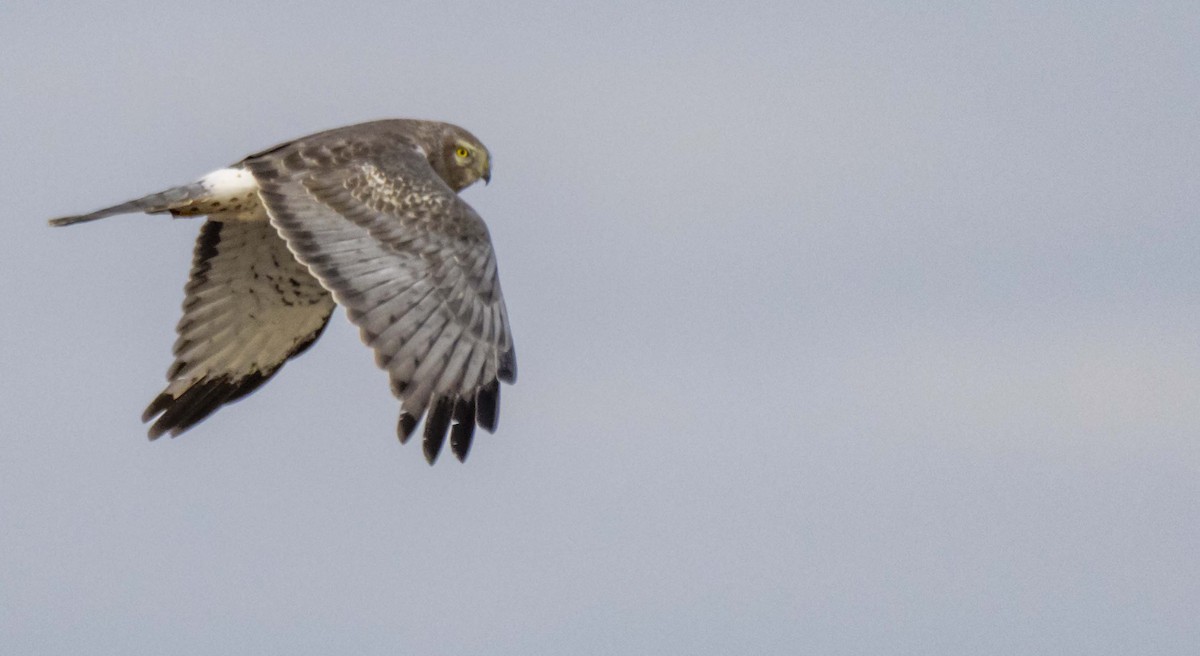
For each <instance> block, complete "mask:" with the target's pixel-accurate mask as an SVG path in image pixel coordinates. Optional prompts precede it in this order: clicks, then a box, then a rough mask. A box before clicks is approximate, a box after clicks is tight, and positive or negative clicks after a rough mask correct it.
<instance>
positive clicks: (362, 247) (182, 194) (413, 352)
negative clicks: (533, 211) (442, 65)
mask: <svg viewBox="0 0 1200 656" xmlns="http://www.w3.org/2000/svg"><path fill="white" fill-rule="evenodd" d="M490 176H491V160H490V157H489V154H488V151H487V148H485V147H484V146H483V144H482V143H480V142H479V140H478V139H476V138H475V137H474V136H473V135H472V134H471V133H469V132H467V131H466V130H464V129H462V128H460V127H458V126H455V125H450V124H447V123H440V122H434V121H418V120H408V119H392V120H383V121H373V122H370V123H361V124H358V125H351V126H347V127H342V128H337V129H334V130H329V131H326V132H320V133H317V134H314V135H310V136H307V137H303V138H300V139H296V140H294V141H289V142H287V143H283V144H280V145H278V146H275V147H274V148H271V149H269V150H265V151H262V152H260V153H257V154H254V155H250V156H249V157H246V158H245V159H243V160H241V161H240V162H237V163H236V164H233V165H231V166H229V167H227V168H223V169H219V170H216V171H213V172H212V173H209V174H208V175H206V176H204V177H202V178H200V179H199V180H197V181H196V182H193V183H191V184H185V185H182V186H179V187H172V188H171V189H167V190H166V191H162V192H159V193H156V194H150V195H149V196H145V197H143V198H138V199H136V200H131V201H128V202H125V203H121V204H119V205H114V206H112V207H106V208H104V209H101V210H96V211H95V212H91V213H89V214H81V215H77V216H66V217H62V218H58V219H52V220H51V221H50V225H52V226H66V225H73V224H76V223H84V222H87V221H94V220H96V219H102V218H105V217H108V216H113V215H116V214H129V213H137V212H144V213H147V214H171V215H172V216H201V215H204V216H207V217H208V219H207V220H206V221H205V223H204V225H203V227H202V228H201V230H200V236H199V238H198V239H197V240H196V248H195V254H194V257H193V261H192V270H191V276H190V278H189V280H188V283H187V285H186V286H185V287H184V291H185V294H186V299H185V301H184V304H183V317H182V318H181V319H180V321H179V325H178V327H177V332H178V334H179V337H178V339H177V340H176V342H175V348H174V355H175V361H174V363H173V364H172V365H171V367H170V369H169V370H168V372H167V380H168V383H167V387H166V389H164V390H163V392H162V393H161V394H159V395H158V396H157V397H156V398H155V399H154V400H153V401H151V402H150V405H149V407H147V408H146V412H145V413H144V414H143V415H142V420H143V421H146V422H149V421H151V420H153V421H154V423H153V424H151V426H150V439H152V440H153V439H156V438H158V437H159V436H161V435H163V434H164V433H169V434H170V435H171V436H176V435H179V434H180V433H182V432H184V431H186V430H187V429H189V428H191V427H192V426H194V425H195V424H196V423H198V422H200V421H201V420H203V419H204V418H206V417H208V416H209V415H211V414H212V413H213V412H215V411H216V410H217V409H219V408H220V407H221V406H222V405H224V404H226V403H231V402H233V401H236V400H238V399H241V398H242V397H244V396H246V395H247V394H249V393H251V392H253V391H254V390H256V389H258V388H259V387H260V386H261V385H262V384H263V383H265V382H266V381H267V380H269V379H270V378H271V376H273V375H274V374H275V373H276V372H277V371H279V368H280V367H282V366H283V365H284V363H285V362H287V361H288V360H289V359H290V358H293V357H296V356H297V355H299V354H301V353H303V352H304V351H305V350H306V349H307V348H308V347H309V346H311V345H312V343H313V341H315V340H316V339H317V337H319V336H320V335H321V332H322V331H323V330H324V329H325V325H326V324H327V323H328V322H329V316H330V313H331V312H332V311H333V307H334V305H335V304H336V303H340V304H342V305H343V306H344V307H345V308H346V313H347V315H348V316H349V318H350V321H351V322H353V323H354V325H355V326H357V327H358V329H359V331H360V334H361V336H362V340H363V342H364V343H366V345H367V346H369V347H371V349H372V350H373V351H374V353H375V362H376V363H377V364H378V365H379V367H380V368H382V369H384V370H385V371H387V373H388V376H389V378H390V379H391V387H392V393H393V394H395V395H396V397H397V398H399V399H400V402H401V412H400V421H399V425H398V427H397V433H398V434H399V437H400V441H401V442H402V443H403V442H406V441H407V440H408V438H409V437H411V436H412V435H413V434H414V433H415V432H416V429H417V425H418V424H419V423H420V422H421V420H422V418H423V419H424V429H423V437H424V443H423V447H424V452H425V458H426V460H428V461H429V463H430V464H433V462H434V461H435V460H436V459H437V457H438V453H439V452H440V451H441V449H442V446H443V444H444V443H445V441H446V436H447V433H448V434H449V437H450V449H451V451H453V453H454V455H455V456H456V457H457V458H458V459H459V460H460V461H461V460H464V459H465V458H466V457H467V452H468V451H469V450H470V448H471V441H472V438H473V436H474V434H475V426H476V425H478V426H480V427H482V428H484V429H485V430H487V431H488V432H494V431H495V429H496V422H497V419H498V416H499V403H500V381H503V382H506V383H512V382H514V381H515V380H516V375H517V365H516V354H515V352H514V350H513V340H512V335H511V333H510V330H509V325H508V314H507V311H506V310H505V308H504V297H503V295H502V294H501V292H500V280H499V278H498V276H497V270H496V254H495V251H493V249H492V243H491V238H490V237H489V235H488V230H487V226H486V225H485V224H484V222H483V219H481V218H480V217H479V215H478V214H476V213H475V210H473V209H471V206H469V205H467V203H466V202H464V201H463V200H462V199H461V198H460V197H459V196H458V192H459V191H461V190H462V189H464V188H466V187H468V186H470V185H471V184H472V183H474V182H475V181H477V180H479V179H481V178H482V179H483V180H484V182H487V181H488V180H489V179H490Z"/></svg>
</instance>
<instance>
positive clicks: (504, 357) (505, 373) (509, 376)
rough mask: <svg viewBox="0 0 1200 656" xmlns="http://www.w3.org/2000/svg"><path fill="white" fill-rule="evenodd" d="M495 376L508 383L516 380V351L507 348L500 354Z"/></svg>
mask: <svg viewBox="0 0 1200 656" xmlns="http://www.w3.org/2000/svg"><path fill="white" fill-rule="evenodd" d="M496 376H497V377H498V378H499V379H500V380H502V381H504V382H506V383H509V384H512V383H515V382H517V351H516V349H508V351H506V352H504V353H502V354H501V355H500V368H499V370H498V371H497V372H496Z"/></svg>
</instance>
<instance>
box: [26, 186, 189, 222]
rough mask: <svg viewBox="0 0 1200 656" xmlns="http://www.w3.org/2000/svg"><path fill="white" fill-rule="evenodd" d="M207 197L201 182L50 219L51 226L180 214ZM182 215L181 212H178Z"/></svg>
mask: <svg viewBox="0 0 1200 656" xmlns="http://www.w3.org/2000/svg"><path fill="white" fill-rule="evenodd" d="M207 195H208V190H207V189H206V188H205V186H204V185H203V184H202V182H193V183H191V184H186V185H182V186H179V187H172V188H170V189H168V190H166V191H160V192H158V193H157V194H150V195H149V196H143V197H142V198H138V199H135V200H131V201H127V202H124V203H121V204H119V205H113V206H112V207H106V208H104V209H100V210H96V211H95V212H90V213H88V214H79V215H76V216H64V217H60V218H57V219H50V225H52V226H67V225H74V224H76V223H86V222H88V221H95V220H96V219H103V218H105V217H109V216H114V215H117V214H133V213H136V212H145V213H147V214H160V213H162V212H172V211H176V212H180V211H181V210H183V209H184V208H186V207H187V206H189V205H191V204H192V203H194V202H196V201H198V200H203V199H204V198H205V197H207ZM180 213H182V212H180Z"/></svg>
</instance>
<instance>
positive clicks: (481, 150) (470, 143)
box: [429, 123, 492, 191]
mask: <svg viewBox="0 0 1200 656" xmlns="http://www.w3.org/2000/svg"><path fill="white" fill-rule="evenodd" d="M435 144H436V145H435V146H434V148H433V149H432V151H433V152H430V153H429V160H430V163H431V164H432V165H433V169H434V170H435V171H437V174H438V175H439V176H441V178H442V179H443V180H445V181H446V184H448V185H450V188H451V189H453V190H454V191H461V190H462V189H465V188H467V187H469V186H471V185H472V184H474V183H475V181H476V180H479V179H480V178H482V179H483V181H484V182H485V183H486V182H488V181H489V180H491V177H492V159H491V155H490V154H489V153H488V149H487V147H486V146H484V145H483V144H482V143H480V142H479V140H478V139H476V138H475V135H473V134H471V133H470V132H467V131H466V130H464V129H462V128H460V127H458V126H457V125H450V124H448V123H445V124H442V129H441V130H439V131H438V135H437V140H436V141H435Z"/></svg>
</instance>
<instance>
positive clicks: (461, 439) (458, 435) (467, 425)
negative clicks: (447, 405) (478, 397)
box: [450, 398, 475, 462]
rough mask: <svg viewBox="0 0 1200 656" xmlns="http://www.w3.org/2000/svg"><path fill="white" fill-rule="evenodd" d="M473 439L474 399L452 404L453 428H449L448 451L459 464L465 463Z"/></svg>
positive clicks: (459, 400) (460, 400) (461, 399)
mask: <svg viewBox="0 0 1200 656" xmlns="http://www.w3.org/2000/svg"><path fill="white" fill-rule="evenodd" d="M474 437H475V399H463V398H460V399H458V400H457V401H455V402H454V426H452V427H451V428H450V450H451V451H453V452H454V457H456V458H458V461H459V462H466V461H467V452H468V451H470V450H471V440H472V439H473V438H474Z"/></svg>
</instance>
